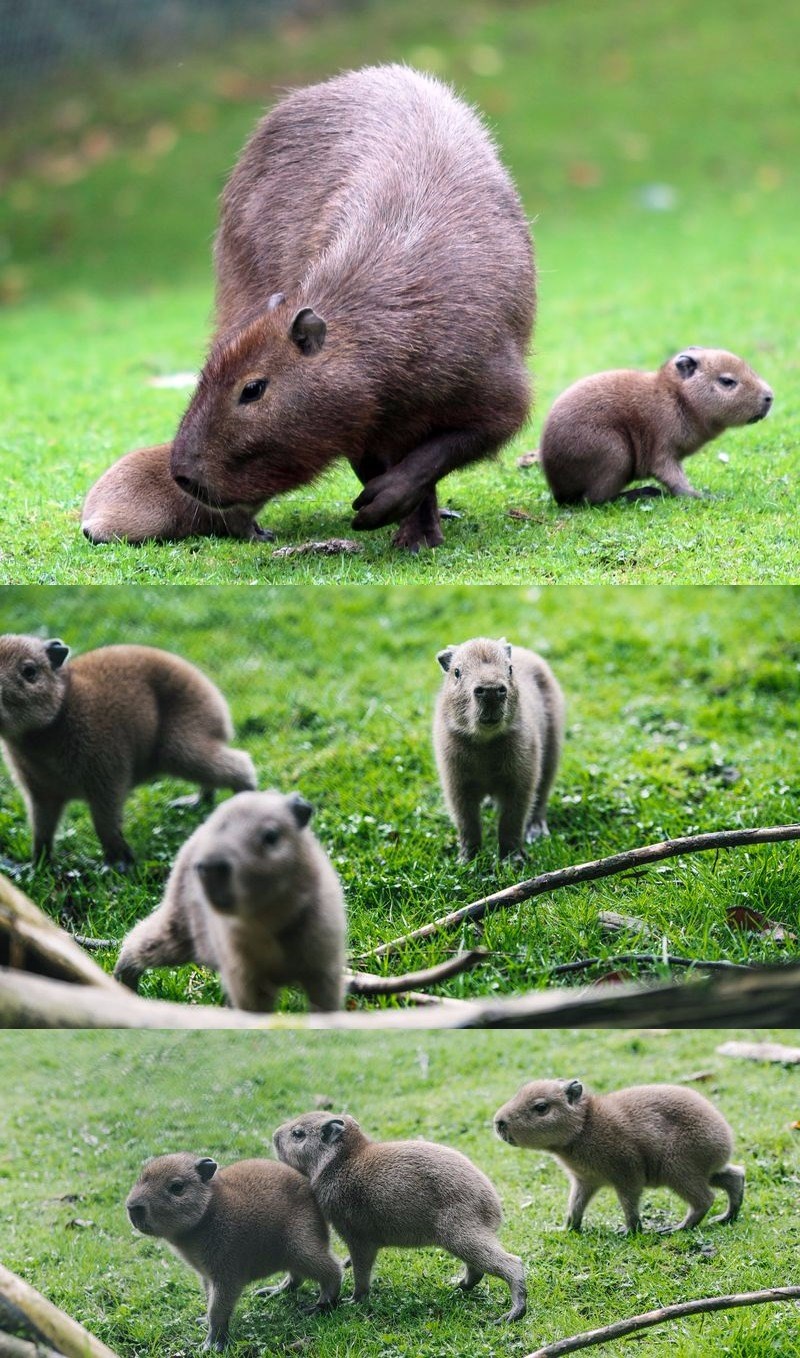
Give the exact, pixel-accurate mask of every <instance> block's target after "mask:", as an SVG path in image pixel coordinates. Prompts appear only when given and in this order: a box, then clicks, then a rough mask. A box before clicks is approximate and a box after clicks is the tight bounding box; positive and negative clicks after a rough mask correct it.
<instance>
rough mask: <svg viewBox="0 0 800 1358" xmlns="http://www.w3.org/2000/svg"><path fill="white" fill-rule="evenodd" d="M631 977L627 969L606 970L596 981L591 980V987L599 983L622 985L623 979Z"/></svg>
mask: <svg viewBox="0 0 800 1358" xmlns="http://www.w3.org/2000/svg"><path fill="white" fill-rule="evenodd" d="M632 979H633V978H632V975H631V973H630V972H629V971H607V972H606V973H605V975H604V976H598V977H597V980H596V981H592V985H591V988H594V987H595V986H599V985H622V984H623V982H624V981H630V980H632Z"/></svg>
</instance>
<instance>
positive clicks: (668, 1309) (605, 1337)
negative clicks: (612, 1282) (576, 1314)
mask: <svg viewBox="0 0 800 1358" xmlns="http://www.w3.org/2000/svg"><path fill="white" fill-rule="evenodd" d="M798 1298H800V1287H769V1288H766V1289H765V1290H764V1291H763V1292H737V1293H732V1294H731V1295H730V1296H727V1297H704V1298H703V1299H702V1300H700V1301H680V1302H676V1303H675V1305H674V1306H659V1307H658V1309H657V1310H655V1311H644V1312H642V1314H641V1315H638V1316H631V1317H630V1318H629V1319H628V1320H617V1321H615V1322H614V1323H613V1325H602V1326H601V1327H600V1328H599V1329H597V1330H586V1331H584V1333H583V1334H574V1335H571V1336H570V1338H569V1339H558V1340H556V1342H555V1343H554V1344H545V1346H544V1348H541V1349H537V1350H536V1352H535V1353H529V1354H528V1358H560V1355H561V1354H562V1353H574V1352H575V1351H576V1349H588V1348H591V1347H592V1346H593V1345H594V1344H607V1343H608V1342H609V1341H610V1340H611V1339H619V1338H620V1337H621V1336H622V1335H626V1334H634V1333H636V1332H637V1331H639V1330H648V1329H650V1328H652V1326H653V1325H661V1324H663V1323H664V1321H665V1320H677V1319H678V1317H679V1316H694V1315H698V1314H700V1313H701V1312H704V1311H730V1310H732V1309H733V1308H734V1307H736V1306H761V1305H763V1303H764V1302H769V1301H773V1302H774V1301H794V1300H797V1299H798Z"/></svg>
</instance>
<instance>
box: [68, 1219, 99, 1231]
mask: <svg viewBox="0 0 800 1358" xmlns="http://www.w3.org/2000/svg"><path fill="white" fill-rule="evenodd" d="M89 1226H94V1222H93V1221H84V1220H83V1218H82V1217H73V1218H72V1221H68V1222H67V1224H66V1227H65V1229H66V1230H68V1231H74V1230H84V1231H85V1230H86V1229H87V1227H89Z"/></svg>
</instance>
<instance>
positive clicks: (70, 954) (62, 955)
mask: <svg viewBox="0 0 800 1358" xmlns="http://www.w3.org/2000/svg"><path fill="white" fill-rule="evenodd" d="M0 957H3V958H5V959H6V960H7V961H8V963H9V965H10V966H12V967H17V968H19V969H23V968H24V969H25V970H26V971H33V972H37V973H39V974H41V975H44V976H52V977H54V978H56V979H58V980H63V981H72V982H77V983H78V984H79V985H92V986H101V987H102V988H103V989H105V990H116V989H117V982H116V981H115V980H114V979H113V977H111V976H108V975H107V974H106V972H104V971H103V970H102V968H101V967H98V966H97V965H96V963H94V962H93V961H92V959H91V958H90V957H87V956H86V953H85V952H84V951H83V950H82V948H80V947H79V946H78V944H77V943H76V942H75V941H74V939H72V938H71V937H70V935H69V934H68V933H66V932H65V930H63V929H61V928H59V926H58V925H57V924H56V923H55V922H54V921H53V920H51V919H50V918H49V917H48V916H47V915H45V913H44V912H43V911H42V910H40V909H39V907H38V906H36V905H34V903H33V901H31V900H29V899H28V897H27V896H26V895H24V893H23V892H21V891H20V890H19V888H18V887H16V886H15V885H14V883H13V882H11V881H10V880H9V879H8V877H5V876H4V875H3V874H2V873H0Z"/></svg>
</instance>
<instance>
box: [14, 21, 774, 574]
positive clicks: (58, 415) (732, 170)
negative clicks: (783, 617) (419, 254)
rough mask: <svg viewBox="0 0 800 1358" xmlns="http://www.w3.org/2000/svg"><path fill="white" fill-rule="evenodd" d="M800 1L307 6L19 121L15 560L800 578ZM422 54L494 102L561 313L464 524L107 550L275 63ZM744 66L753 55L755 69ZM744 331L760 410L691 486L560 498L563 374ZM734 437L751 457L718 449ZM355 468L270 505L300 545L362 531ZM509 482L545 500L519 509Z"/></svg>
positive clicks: (156, 437)
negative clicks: (89, 530) (99, 523)
mask: <svg viewBox="0 0 800 1358" xmlns="http://www.w3.org/2000/svg"><path fill="white" fill-rule="evenodd" d="M799 27H800V17H799V16H798V11H797V7H796V6H793V5H790V4H789V3H788V0H781V3H779V4H778V5H777V6H773V7H771V8H770V9H766V8H764V7H763V6H758V5H756V4H755V0H737V3H735V4H733V5H732V4H730V3H725V4H723V3H722V0H711V3H709V4H707V5H705V6H703V7H702V8H701V9H700V8H698V7H697V6H694V5H691V4H690V3H689V0H658V3H657V4H654V5H649V6H641V5H638V4H636V3H635V0H615V4H613V5H606V6H596V5H591V4H590V3H589V0H578V3H575V4H572V5H569V6H565V5H562V4H557V3H555V0H547V3H543V4H539V5H536V6H530V7H517V6H512V5H505V4H501V5H497V6H495V7H492V8H488V9H486V8H478V7H466V8H465V7H463V6H457V5H456V4H455V0H442V2H441V3H440V4H438V5H437V6H436V7H435V9H434V10H433V11H431V9H430V7H429V6H428V7H426V6H423V5H421V4H420V3H418V0H414V2H413V3H412V4H410V5H404V6H393V5H379V4H374V5H370V6H367V7H366V8H363V9H359V11H358V12H357V13H355V14H351V15H349V16H339V17H332V18H328V19H325V20H315V21H314V22H305V23H304V22H300V21H298V20H291V21H287V22H285V23H284V24H283V25H281V26H279V27H278V29H277V30H276V32H275V34H273V35H270V36H269V37H263V36H261V37H259V36H258V35H251V37H250V38H249V39H248V41H246V42H242V43H240V44H238V45H237V44H234V45H232V46H230V47H229V48H226V49H225V50H223V51H222V52H217V53H214V54H213V56H208V57H203V56H195V57H192V58H189V59H188V60H187V61H186V62H185V63H183V64H182V65H180V66H175V65H171V66H169V67H165V68H164V69H163V70H158V69H157V70H154V71H151V72H147V73H138V74H137V75H135V76H133V75H119V74H118V73H107V74H106V76H105V78H103V77H101V76H98V75H97V74H94V75H92V76H88V75H87V76H86V77H85V78H83V79H82V82H81V91H80V96H79V97H78V98H75V97H74V96H72V97H71V98H69V99H67V98H65V97H64V94H63V92H62V93H60V94H59V93H58V92H53V93H52V94H50V95H49V96H48V97H46V98H45V99H44V100H43V101H42V103H41V106H40V107H37V109H36V110H35V111H34V110H33V109H31V110H29V111H28V112H27V113H25V114H22V115H20V116H19V117H18V118H17V120H16V121H15V123H14V124H13V125H11V124H9V125H8V126H7V127H6V128H5V129H3V130H2V132H0V148H1V149H2V152H3V156H4V160H5V161H6V162H7V165H8V169H7V172H6V177H5V185H4V187H5V190H6V191H5V192H4V194H3V200H2V205H0V296H5V298H6V300H7V301H9V302H10V303H12V304H13V305H12V306H11V307H10V308H9V309H7V310H6V312H5V313H4V315H3V324H2V332H1V333H0V361H2V364H3V368H4V371H5V372H6V374H7V378H8V380H7V382H6V383H5V384H4V388H3V390H0V425H2V426H3V429H4V432H3V434H2V436H1V437H0V472H2V474H3V476H4V478H5V484H6V487H7V489H6V499H5V506H4V521H5V533H4V537H3V543H2V555H0V578H2V579H4V580H9V581H22V580H31V581H33V580H41V581H47V580H59V581H62V582H65V583H68V582H82V581H96V582H100V581H117V580H121V579H125V580H153V581H159V582H192V581H213V582H218V583H226V582H239V583H241V582H250V581H263V582H270V581H274V582H278V583H283V582H298V581H299V582H305V581H310V580H329V581H342V580H345V581H346V580H357V581H363V582H370V583H371V582H374V581H384V582H386V581H398V582H432V581H444V582H446V581H458V580H466V581H469V582H474V581H500V580H509V581H519V582H527V581H530V580H534V581H540V582H547V581H575V580H584V581H604V580H607V581H616V582H638V581H644V580H662V581H684V580H686V581H699V582H702V581H728V582H746V581H770V580H791V579H796V578H797V576H798V547H797V531H796V504H797V477H796V451H795V450H796V446H797V443H798V432H799V431H800V401H799V400H798V396H799V394H800V378H799V377H798V371H799V368H800V362H799V359H798V341H797V334H796V325H795V309H794V300H793V294H792V289H791V288H790V287H788V286H787V281H788V280H789V279H790V278H791V277H792V276H793V272H794V268H795V253H796V251H795V242H796V221H797V216H798V210H799V209H800V201H799V190H798V183H797V176H796V173H795V172H794V168H793V167H794V164H795V162H796V160H797V158H798V151H799V150H800V144H799V143H800V137H799V136H798V120H797V117H796V113H797V94H796V71H795V63H794V59H793V54H794V50H795V49H796V45H797V43H796V41H794V42H793V41H792V39H793V37H794V38H795V39H797V38H800V32H798V28H799ZM386 59H400V60H406V61H409V62H412V63H413V64H416V65H418V66H421V67H423V68H427V69H432V70H435V71H438V72H440V73H441V74H442V75H443V76H445V77H446V78H448V79H451V80H453V81H454V82H455V84H456V85H457V87H458V88H459V89H461V90H463V92H464V93H465V94H466V95H467V96H468V97H469V98H470V99H472V100H474V101H475V102H477V103H478V104H479V105H480V106H481V107H482V108H483V109H484V110H485V112H486V114H487V116H488V118H489V121H490V124H491V126H492V128H493V130H494V131H495V133H496V135H497V138H498V141H499V143H500V146H501V149H502V152H503V155H504V157H505V159H506V160H507V162H508V164H509V165H510V167H511V169H512V170H513V172H514V175H515V177H516V179H517V181H518V183H519V185H520V189H521V192H522V194H523V198H524V200H525V204H526V208H527V210H528V212H529V213H530V215H531V217H532V218H534V219H535V234H536V238H537V249H538V257H539V266H540V283H539V293H540V315H539V323H538V329H537V335H536V343H535V353H534V355H533V357H532V365H533V369H534V372H535V377H536V387H537V403H536V413H535V416H534V419H533V424H532V426H531V428H530V429H529V430H528V431H526V432H525V433H524V434H523V435H521V436H520V438H519V439H517V440H516V442H515V444H514V445H513V446H512V447H511V448H509V449H508V450H506V451H505V452H504V453H503V454H502V455H501V458H500V460H499V462H497V463H493V464H486V465H483V466H479V467H476V468H474V469H472V470H470V471H467V472H465V473H462V474H459V475H457V476H455V477H453V478H451V479H450V480H449V481H447V482H446V483H445V485H444V486H443V498H444V499H445V501H447V502H449V503H450V505H451V506H452V507H454V508H456V509H458V510H459V511H460V512H462V514H463V516H464V517H463V518H462V519H461V520H460V521H458V522H452V521H451V522H448V524H447V525H446V538H447V542H446V546H445V548H444V549H440V550H439V551H438V552H436V553H430V552H428V553H424V554H422V555H421V556H420V557H419V558H417V559H409V558H407V557H405V556H403V555H400V554H398V553H396V552H394V551H393V549H392V548H391V547H390V545H389V540H390V533H389V532H388V530H386V531H381V532H379V533H376V534H371V535H366V537H365V539H364V552H363V555H362V556H360V557H358V558H355V559H353V558H347V559H346V560H344V561H341V560H338V559H335V558H334V559H319V558H301V559H299V560H298V559H294V560H291V561H286V560H275V559H273V557H272V555H271V549H270V548H269V547H268V546H263V545H261V546H253V545H250V544H243V543H232V542H227V541H219V542H217V541H206V540H201V541H198V542H197V543H184V544H181V545H179V546H176V547H171V546H165V545H158V546H153V545H151V546H146V547H144V548H138V549H132V548H128V547H125V546H122V545H112V546H108V547H102V548H91V547H90V546H89V545H88V544H87V543H86V542H84V541H83V539H82V538H81V536H80V533H79V531H78V518H79V507H80V504H81V502H82V499H83V496H84V495H85V492H86V490H87V489H88V488H89V486H90V485H91V483H92V481H93V480H94V479H95V478H96V477H97V475H99V473H100V472H101V471H102V470H104V469H105V467H106V466H108V465H109V464H110V463H111V462H112V461H113V460H114V459H115V458H116V457H118V456H119V455H121V454H122V453H123V452H125V451H126V450H127V449H128V448H131V447H134V446H137V445H140V444H144V443H149V442H159V441H162V440H163V439H166V438H169V437H170V435H171V433H172V432H173V431H174V428H175V426H176V424H177V421H178V419H179V417H180V412H181V409H182V407H183V404H184V403H185V399H186V396H185V393H180V392H169V391H161V390H154V389H152V388H150V387H149V386H148V379H149V377H151V376H153V375H159V374H164V373H170V372H174V371H181V370H186V369H189V370H192V369H196V368H197V367H198V366H199V364H200V363H201V361H202V355H203V352H204V348H205V344H206V340H207V336H208V333H209V330H210V314H211V305H212V296H211V292H212V289H211V270H210V261H209V244H210V239H211V235H212V232H213V228H214V217H215V211H216V197H217V194H218V192H219V190H220V188H221V186H222V183H223V182H224V178H225V176H226V174H227V172H228V170H229V168H230V166H231V165H232V164H233V162H234V160H235V158H236V155H237V153H238V150H239V148H240V146H241V144H242V142H243V141H244V139H245V137H246V135H247V133H248V131H249V130H250V128H251V127H252V125H253V122H254V120H255V118H256V117H257V116H258V113H259V112H260V110H261V108H262V107H263V106H264V105H265V104H269V103H271V102H272V101H273V100H274V98H275V96H276V94H277V93H278V91H279V90H280V88H281V87H284V86H286V85H291V84H297V83H303V82H307V81H310V80H313V79H316V78H318V77H320V76H323V75H326V74H328V73H330V72H333V71H336V70H338V69H341V68H343V67H348V66H354V65H360V64H363V63H365V62H368V61H372V60H386ZM745 68H746V71H747V76H746V78H745V77H744V75H743V72H744V70H745ZM691 343H695V344H696V343H700V344H711V345H722V346H724V347H728V348H732V349H733V350H735V351H737V352H739V353H741V354H742V355H743V356H744V357H745V358H747V359H748V360H749V361H751V362H752V363H753V365H754V366H755V367H756V368H758V369H759V370H760V371H762V372H763V375H764V376H765V378H766V379H767V380H768V381H769V382H770V383H771V384H772V385H773V386H774V388H775V392H776V407H775V411H774V413H773V415H772V416H771V417H770V419H769V420H768V421H767V422H766V423H765V424H764V425H758V426H756V427H754V428H748V429H745V430H736V431H732V432H730V433H728V434H726V435H724V436H723V439H722V440H721V441H720V442H719V443H718V444H716V445H713V446H712V447H711V448H709V449H707V450H706V451H705V452H703V453H701V454H700V455H699V456H698V458H697V459H694V460H693V461H692V462H691V463H690V476H691V477H692V478H693V479H694V481H695V483H696V484H697V485H698V487H700V488H702V489H703V490H706V491H708V496H707V498H706V499H704V500H702V501H699V502H692V503H690V504H685V503H676V502H672V501H670V502H668V503H667V502H665V503H661V502H656V503H651V502H643V503H640V504H636V505H630V504H623V505H612V506H608V507H605V508H603V509H595V510H591V511H589V510H585V509H575V510H563V509H559V508H558V507H557V506H555V504H554V503H553V502H552V500H551V499H550V497H549V494H548V493H547V491H546V488H545V483H544V480H543V477H542V475H541V473H540V472H539V470H538V468H535V469H533V470H531V471H528V472H521V471H519V470H518V469H517V467H516V461H515V459H516V456H517V455H518V454H519V453H521V452H523V451H525V450H527V449H528V448H530V447H532V446H534V445H535V443H536V440H537V438H538V433H539V430H540V427H541V423H542V420H543V418H544V415H545V414H546V411H547V409H548V408H549V405H550V403H551V401H552V399H553V398H554V397H555V396H556V395H557V393H558V392H559V391H560V390H562V389H563V387H564V386H566V385H567V384H568V383H569V382H570V381H572V380H574V379H575V378H577V377H579V376H581V375H583V374H585V373H587V372H591V371H598V370H600V369H603V368H608V367H625V366H632V367H645V368H652V367H655V366H657V365H658V364H659V363H660V362H662V361H663V360H664V359H665V358H666V357H667V356H668V355H669V354H670V353H672V352H675V351H676V350H677V349H678V348H680V347H682V346H685V345H686V344H691ZM720 451H723V452H725V453H726V454H727V455H728V457H729V461H727V462H722V461H720V460H719V457H718V453H719V452H720ZM357 490H358V487H357V485H356V483H355V480H354V478H353V476H352V473H351V472H350V470H349V468H345V467H339V468H337V469H335V470H334V471H333V472H332V473H331V474H330V475H329V476H327V477H326V478H324V479H323V480H322V481H321V482H319V483H318V484H316V485H315V486H312V487H307V488H305V489H303V490H301V491H298V492H295V493H293V494H292V495H290V496H287V497H284V498H282V499H280V500H279V501H277V502H276V503H275V504H273V505H270V506H268V507H267V509H266V511H265V513H264V515H263V516H262V521H263V522H264V523H265V524H268V525H269V526H271V527H272V528H274V529H275V530H276V532H277V533H278V536H279V540H280V542H281V543H284V544H285V543H292V542H294V543H297V542H302V541H304V540H306V539H308V538H319V537H330V536H342V534H343V532H345V531H346V527H347V524H348V522H349V516H350V512H349V504H350V501H351V500H352V499H353V498H354V496H355V494H356V493H357ZM509 509H516V510H520V509H521V510H523V511H524V513H525V514H527V515H529V516H530V517H529V518H523V519H519V518H517V519H514V518H510V517H509V515H508V510H509Z"/></svg>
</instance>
